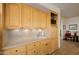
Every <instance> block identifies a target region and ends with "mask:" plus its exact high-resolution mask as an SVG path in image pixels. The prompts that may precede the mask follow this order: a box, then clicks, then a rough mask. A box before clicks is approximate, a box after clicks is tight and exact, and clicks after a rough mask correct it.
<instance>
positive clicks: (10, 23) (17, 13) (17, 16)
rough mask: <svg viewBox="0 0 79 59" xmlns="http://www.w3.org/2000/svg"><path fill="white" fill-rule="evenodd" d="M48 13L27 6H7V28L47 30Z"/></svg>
mask: <svg viewBox="0 0 79 59" xmlns="http://www.w3.org/2000/svg"><path fill="white" fill-rule="evenodd" d="M47 14H48V13H46V12H44V11H41V10H39V9H36V8H33V7H30V6H28V5H25V4H12V3H11V4H5V27H6V28H7V29H16V28H46V27H47V25H48V23H47V17H48V15H47Z"/></svg>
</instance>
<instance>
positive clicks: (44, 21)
mask: <svg viewBox="0 0 79 59" xmlns="http://www.w3.org/2000/svg"><path fill="white" fill-rule="evenodd" d="M46 25H47V14H46V13H45V12H42V13H41V27H42V28H46Z"/></svg>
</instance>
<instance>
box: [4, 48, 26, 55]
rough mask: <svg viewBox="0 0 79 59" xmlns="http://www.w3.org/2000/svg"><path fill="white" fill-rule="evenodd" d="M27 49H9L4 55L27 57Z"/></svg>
mask: <svg viewBox="0 0 79 59" xmlns="http://www.w3.org/2000/svg"><path fill="white" fill-rule="evenodd" d="M25 54H26V47H25V46H21V47H17V48H8V49H5V50H4V55H25Z"/></svg>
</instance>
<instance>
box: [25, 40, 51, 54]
mask: <svg viewBox="0 0 79 59" xmlns="http://www.w3.org/2000/svg"><path fill="white" fill-rule="evenodd" d="M26 47H27V55H45V54H48V53H49V52H50V49H48V48H50V43H49V40H41V41H38V42H34V43H31V44H28V45H27V46H26Z"/></svg>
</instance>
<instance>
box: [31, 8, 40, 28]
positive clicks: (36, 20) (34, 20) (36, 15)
mask: <svg viewBox="0 0 79 59" xmlns="http://www.w3.org/2000/svg"><path fill="white" fill-rule="evenodd" d="M39 18H40V11H39V10H37V9H35V8H33V9H32V27H33V28H39V27H40V20H39Z"/></svg>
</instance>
